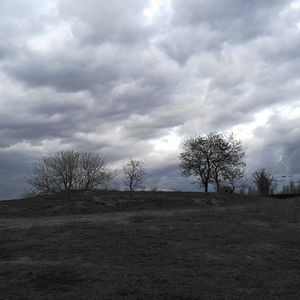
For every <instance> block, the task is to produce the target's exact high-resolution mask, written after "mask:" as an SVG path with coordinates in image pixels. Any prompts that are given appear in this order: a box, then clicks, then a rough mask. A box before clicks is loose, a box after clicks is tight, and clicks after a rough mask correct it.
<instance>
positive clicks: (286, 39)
mask: <svg viewBox="0 0 300 300" xmlns="http://www.w3.org/2000/svg"><path fill="white" fill-rule="evenodd" d="M154 2H155V1H154ZM154 2H153V3H154ZM151 3H152V1H151V2H150V1H140V0H130V1H121V0H113V1H96V0H87V1H71V0H28V1H26V2H25V1H21V0H11V1H2V2H1V3H0V26H1V30H0V81H1V85H0V173H1V174H2V178H3V183H2V194H3V195H9V193H10V195H13V194H16V191H17V190H18V191H19V190H20V186H21V184H20V182H22V178H23V176H24V174H25V173H26V172H25V170H28V168H29V165H30V164H31V162H32V161H33V160H34V158H35V157H39V156H40V155H44V154H47V153H48V152H54V151H58V150H63V149H72V148H73V149H78V150H87V151H97V152H100V153H102V154H103V155H104V156H105V157H106V158H107V160H109V161H110V162H111V163H113V164H115V165H116V166H120V164H121V163H122V162H123V161H124V160H126V159H127V158H130V157H131V158H135V157H138V158H139V159H143V160H145V162H146V163H147V168H148V169H149V172H148V177H149V178H148V179H149V181H151V182H159V185H160V186H161V187H162V188H171V189H184V188H186V189H192V188H191V185H190V181H189V180H187V179H185V178H181V176H180V171H179V169H178V161H177V160H178V158H177V157H178V152H179V151H180V149H178V144H180V142H181V143H182V140H183V139H184V138H186V137H188V136H191V135H194V134H198V133H200V132H207V131H210V130H231V129H232V128H233V129H234V128H235V126H240V125H241V126H244V127H247V124H252V125H251V126H252V127H251V128H252V129H251V132H252V133H254V134H253V135H252V137H251V138H248V139H246V138H245V148H246V150H247V153H248V161H249V170H251V171H252V170H254V169H255V168H256V167H261V166H262V164H263V163H265V164H266V167H268V168H270V170H274V172H275V171H276V172H277V170H280V169H284V170H286V172H290V173H294V174H298V173H299V168H298V165H297V164H296V163H293V162H294V161H297V159H298V161H299V157H298V156H299V155H298V153H299V152H297V147H298V146H299V144H298V141H299V131H297V130H299V127H300V124H299V119H300V118H297V117H294V118H292V119H289V120H288V121H285V119H286V117H285V116H286V114H288V113H287V112H286V113H283V114H282V113H278V111H280V110H282V111H285V109H286V107H291V106H293V105H294V107H297V103H299V93H300V82H299V80H298V74H299V72H300V57H299V51H298V49H299V45H300V30H299V28H300V26H299V24H300V18H299V15H300V14H299V12H300V9H299V8H297V7H298V6H297V4H295V3H294V7H293V6H292V5H291V4H292V1H277V0H276V1H258V0H255V1H254V0H252V1H239V0H230V1H217V0H213V1H202V0H201V1H196V0H184V1H183V0H172V1H170V7H169V8H168V5H167V4H166V3H167V1H160V6H158V8H157V11H156V13H157V16H152V17H151V13H150V17H149V18H150V19H146V17H145V16H146V15H145V9H149V4H151ZM153 3H152V5H153ZM157 3H158V4H159V1H158V2H157ZM154 4H155V3H154ZM154 6H155V5H154ZM153 13H155V9H154V11H153V12H152V14H153ZM151 18H152V19H151ZM264 110H269V111H272V112H273V113H272V114H270V115H269V116H268V118H269V119H268V120H266V123H264V125H261V123H259V122H258V121H257V120H256V116H257V114H258V113H260V112H261V111H264ZM298 115H299V114H298ZM298 115H297V116H298ZM256 121H257V122H258V123H257V124H256V125H255V124H254V125H253V122H254V123H255V122H256ZM249 126H250V125H249ZM174 128H176V134H175V136H176V135H177V139H176V138H174V132H175V131H174ZM282 128H285V129H286V130H287V131H282ZM178 135H180V137H181V141H178V140H180V137H179V136H178ZM169 136H171V138H170V139H169V140H168V137H169ZM164 140H166V141H167V142H164ZM172 143H174V145H173V144H172ZM160 144H162V145H160ZM164 147H165V148H164ZM270 153H271V154H270ZM6 175H7V176H6ZM8 178H11V179H12V180H9V179H8ZM14 181H15V182H16V183H15V185H14V184H13V183H12V182H14ZM14 186H15V188H14ZM9 191H12V192H9Z"/></svg>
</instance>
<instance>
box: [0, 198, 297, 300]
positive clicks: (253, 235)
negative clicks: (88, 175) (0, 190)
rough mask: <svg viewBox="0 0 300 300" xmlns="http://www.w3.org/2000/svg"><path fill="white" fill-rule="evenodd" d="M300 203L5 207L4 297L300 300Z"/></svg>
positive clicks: (33, 202)
mask: <svg viewBox="0 0 300 300" xmlns="http://www.w3.org/2000/svg"><path fill="white" fill-rule="evenodd" d="M299 203H300V198H294V199H284V200H282V199H263V198H249V197H246V196H240V195H217V194H213V193H212V194H202V193H138V194H136V197H135V199H134V200H132V201H131V200H129V196H128V194H126V193H118V192H114V193H112V192H94V193H79V192H77V193H62V194H56V195H47V196H40V197H36V198H30V199H23V200H11V201H3V202H1V203H0V241H1V244H0V299H299V298H300V285H299V283H300V255H299V254H300V204H299Z"/></svg>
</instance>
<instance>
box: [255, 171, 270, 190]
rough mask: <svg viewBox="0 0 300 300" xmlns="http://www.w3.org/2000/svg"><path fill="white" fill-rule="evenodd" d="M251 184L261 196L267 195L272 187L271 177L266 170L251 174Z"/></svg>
mask: <svg viewBox="0 0 300 300" xmlns="http://www.w3.org/2000/svg"><path fill="white" fill-rule="evenodd" d="M252 177H253V182H254V184H255V185H256V188H257V191H258V192H259V193H260V194H261V195H264V196H266V195H269V193H270V191H271V187H272V182H273V178H272V175H271V174H270V173H269V172H267V171H266V169H260V170H257V171H255V172H254V173H253V175H252Z"/></svg>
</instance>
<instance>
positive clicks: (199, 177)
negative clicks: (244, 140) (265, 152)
mask: <svg viewBox="0 0 300 300" xmlns="http://www.w3.org/2000/svg"><path fill="white" fill-rule="evenodd" d="M183 148H184V149H183V152H182V153H180V156H179V160H180V167H181V169H182V171H183V175H184V176H193V177H194V178H195V179H196V180H195V182H197V183H199V184H200V185H201V186H204V189H205V191H206V192H207V191H208V186H209V184H215V186H216V189H217V191H219V190H220V186H221V185H222V184H223V185H231V186H234V185H235V183H236V182H237V181H238V180H240V179H241V178H242V177H243V176H244V172H245V166H246V163H245V162H244V156H245V153H244V152H243V151H242V144H241V141H239V140H236V139H235V137H234V135H233V134H232V133H231V134H228V135H225V134H222V133H217V132H210V133H209V134H207V135H206V134H203V135H199V136H196V137H193V138H189V139H187V140H186V141H185V142H184V146H183Z"/></svg>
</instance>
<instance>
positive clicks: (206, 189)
mask: <svg viewBox="0 0 300 300" xmlns="http://www.w3.org/2000/svg"><path fill="white" fill-rule="evenodd" d="M204 189H205V193H207V192H208V182H205V183H204Z"/></svg>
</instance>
